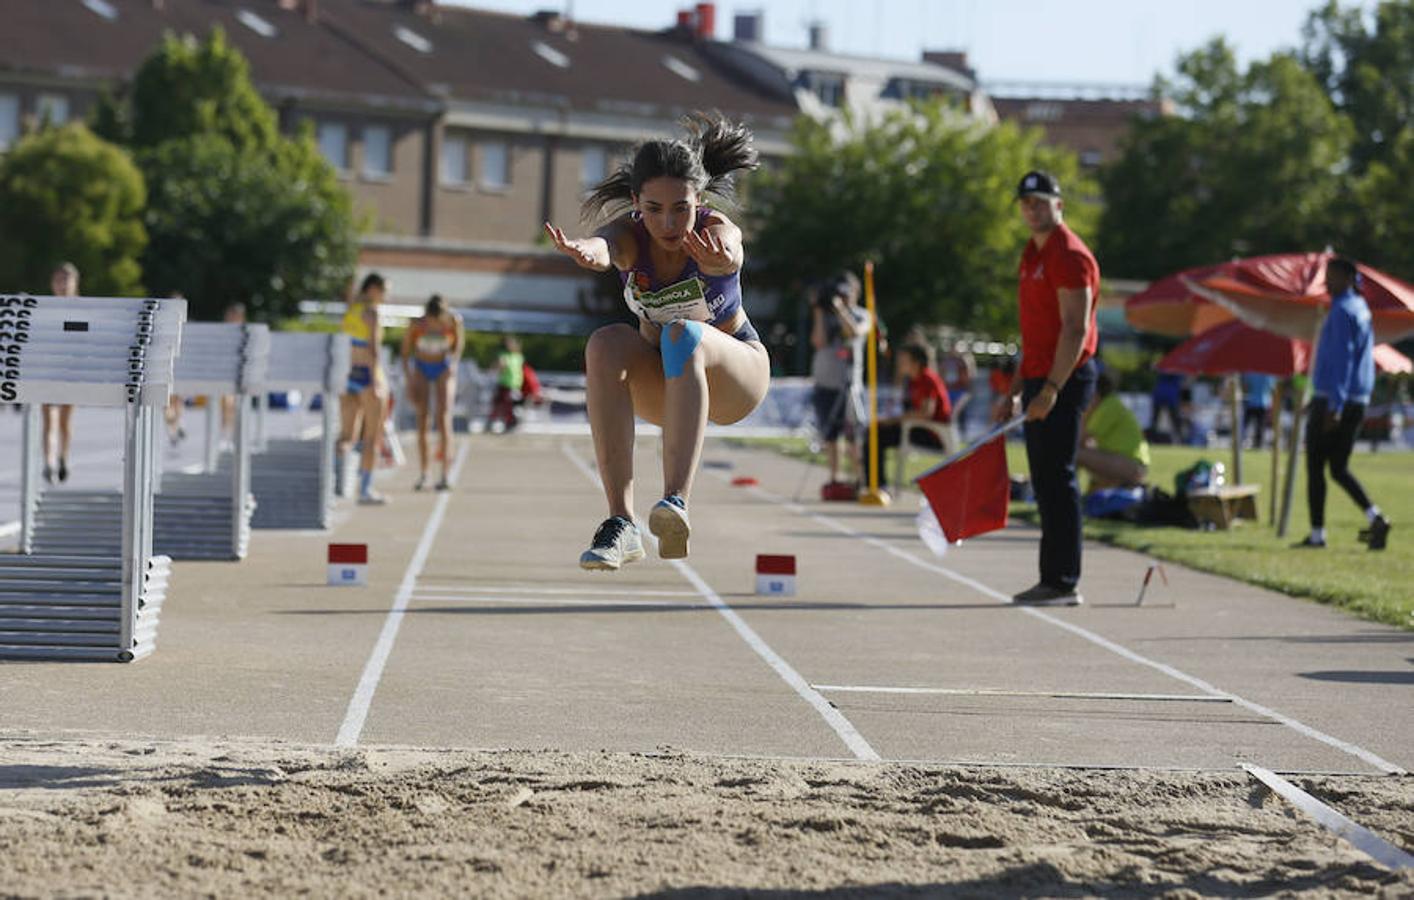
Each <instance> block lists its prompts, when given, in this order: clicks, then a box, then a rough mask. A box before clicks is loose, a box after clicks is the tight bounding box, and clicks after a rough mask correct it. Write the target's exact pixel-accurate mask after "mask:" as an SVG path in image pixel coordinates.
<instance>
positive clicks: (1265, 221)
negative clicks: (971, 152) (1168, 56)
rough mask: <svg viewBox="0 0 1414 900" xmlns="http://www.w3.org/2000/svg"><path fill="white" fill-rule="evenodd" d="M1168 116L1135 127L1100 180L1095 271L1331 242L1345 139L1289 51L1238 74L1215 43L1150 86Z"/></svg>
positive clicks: (1148, 269) (1156, 267)
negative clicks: (1169, 108) (1166, 103)
mask: <svg viewBox="0 0 1414 900" xmlns="http://www.w3.org/2000/svg"><path fill="white" fill-rule="evenodd" d="M1156 88H1157V90H1158V91H1160V92H1161V93H1163V94H1164V95H1166V96H1168V97H1170V98H1171V99H1172V100H1173V101H1174V102H1175V104H1176V105H1177V108H1178V114H1177V115H1175V116H1169V117H1156V118H1152V119H1139V120H1136V121H1135V122H1134V124H1133V125H1132V126H1131V128H1130V131H1129V133H1128V134H1127V135H1126V137H1125V139H1124V141H1123V142H1122V145H1121V146H1122V152H1121V155H1120V158H1119V159H1118V160H1117V161H1116V162H1114V163H1113V164H1111V165H1110V166H1108V167H1106V168H1105V169H1104V170H1103V171H1102V173H1101V183H1102V185H1103V187H1104V197H1105V206H1104V211H1103V213H1102V218H1101V226H1100V242H1099V243H1100V262H1101V266H1102V268H1103V269H1104V270H1105V271H1107V272H1111V273H1113V274H1115V275H1126V276H1130V277H1136V278H1156V277H1159V276H1161V275H1164V274H1166V273H1168V272H1172V271H1174V270H1176V269H1181V268H1185V267H1188V266H1193V265H1200V264H1204V263H1211V262H1215V261H1218V260H1222V259H1227V258H1229V257H1231V256H1235V255H1253V254H1259V253H1280V252H1286V251H1305V250H1312V249H1317V250H1318V249H1320V248H1321V247H1323V246H1325V245H1326V244H1332V243H1334V244H1337V245H1339V244H1340V242H1341V241H1340V239H1341V237H1342V230H1341V228H1340V226H1339V222H1338V221H1337V220H1336V219H1335V217H1334V216H1333V211H1334V210H1335V209H1336V207H1337V201H1338V200H1339V198H1340V197H1341V195H1342V190H1343V188H1342V178H1341V173H1342V172H1343V171H1344V170H1345V168H1346V167H1347V166H1348V160H1349V151H1350V147H1351V143H1352V141H1353V139H1354V131H1353V129H1352V127H1351V125H1350V122H1349V120H1348V119H1346V118H1345V117H1344V116H1342V115H1341V114H1340V113H1339V111H1338V110H1336V108H1335V106H1334V105H1333V104H1332V103H1331V100H1330V97H1329V96H1328V95H1327V94H1326V92H1325V90H1324V89H1323V88H1322V87H1321V84H1320V83H1319V82H1318V81H1317V80H1316V79H1315V78H1314V77H1313V76H1312V75H1311V74H1310V73H1309V72H1308V71H1307V70H1306V69H1304V68H1303V67H1302V66H1301V64H1300V62H1299V61H1298V60H1297V59H1296V58H1295V57H1293V56H1291V55H1289V54H1276V55H1274V56H1272V57H1271V58H1270V59H1268V60H1266V61H1262V62H1257V63H1253V64H1252V65H1251V66H1249V67H1248V68H1247V70H1246V71H1242V70H1240V69H1239V67H1238V65H1237V61H1236V58H1235V56H1234V54H1233V52H1232V49H1231V48H1230V47H1229V46H1228V45H1227V44H1226V43H1225V42H1224V41H1223V40H1221V39H1217V40H1214V41H1213V42H1212V43H1210V44H1209V45H1208V46H1206V47H1204V48H1202V49H1201V50H1198V51H1195V52H1193V53H1191V54H1188V55H1187V56H1184V57H1182V58H1181V59H1180V60H1179V63H1178V77H1177V78H1176V79H1175V80H1174V81H1172V82H1165V81H1163V80H1162V79H1160V81H1159V83H1158V84H1157V85H1156Z"/></svg>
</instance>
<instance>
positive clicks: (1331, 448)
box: [1296, 257, 1390, 550]
mask: <svg viewBox="0 0 1414 900" xmlns="http://www.w3.org/2000/svg"><path fill="white" fill-rule="evenodd" d="M1359 288H1360V275H1359V273H1358V272H1357V271H1356V268H1355V263H1353V262H1351V261H1350V260H1348V259H1344V258H1341V257H1336V258H1334V259H1332V260H1331V261H1330V262H1328V263H1327V264H1326V291H1327V292H1328V293H1329V294H1330V296H1331V311H1330V314H1329V315H1327V316H1326V321H1325V324H1324V325H1322V326H1321V337H1320V342H1319V343H1318V344H1317V345H1316V366H1315V371H1314V372H1313V373H1312V376H1311V377H1312V386H1313V388H1314V390H1315V396H1314V397H1313V398H1312V400H1311V406H1310V408H1309V409H1308V410H1307V415H1308V418H1307V421H1306V499H1307V502H1308V505H1309V507H1310V513H1311V533H1310V534H1309V535H1308V536H1307V537H1306V539H1305V540H1304V541H1302V542H1301V543H1299V544H1297V545H1296V546H1298V547H1305V548H1321V547H1325V545H1326V528H1325V524H1326V476H1325V469H1326V466H1328V465H1329V466H1330V470H1331V478H1333V479H1335V482H1336V484H1339V485H1340V486H1341V487H1342V488H1344V489H1345V492H1346V493H1347V494H1349V495H1350V499H1352V500H1354V501H1355V503H1356V505H1357V506H1359V507H1360V508H1361V509H1362V510H1364V511H1365V517H1366V518H1367V519H1369V521H1370V527H1369V528H1367V529H1365V530H1364V531H1362V532H1360V539H1361V540H1362V541H1364V542H1365V543H1366V544H1368V545H1369V547H1370V549H1371V550H1383V549H1384V548H1385V544H1386V542H1387V540H1388V538H1389V530H1390V524H1389V521H1388V520H1387V519H1385V517H1384V516H1383V515H1381V513H1380V508H1379V507H1378V506H1376V505H1374V504H1373V503H1371V502H1370V498H1369V497H1368V496H1366V495H1365V489H1364V488H1363V487H1361V486H1360V482H1359V481H1357V480H1356V479H1355V476H1354V475H1352V474H1351V473H1350V469H1349V464H1350V453H1351V451H1352V450H1354V449H1355V435H1356V434H1357V433H1358V432H1359V431H1360V423H1361V422H1362V421H1364V419H1365V407H1366V405H1367V404H1369V402H1370V392H1371V391H1372V390H1373V389H1374V387H1375V356H1374V353H1375V338H1374V329H1373V328H1372V327H1371V320H1370V307H1369V305H1368V304H1366V303H1365V298H1364V297H1362V296H1361V295H1360V290H1359Z"/></svg>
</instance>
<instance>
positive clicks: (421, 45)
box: [393, 25, 432, 53]
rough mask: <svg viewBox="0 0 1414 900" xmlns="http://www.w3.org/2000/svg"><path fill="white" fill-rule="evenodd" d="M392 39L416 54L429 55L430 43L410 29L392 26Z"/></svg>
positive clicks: (430, 50)
mask: <svg viewBox="0 0 1414 900" xmlns="http://www.w3.org/2000/svg"><path fill="white" fill-rule="evenodd" d="M393 37H395V38H397V39H398V40H400V41H402V42H403V43H404V44H407V45H408V46H409V47H411V48H412V49H414V50H416V51H417V52H418V53H431V52H432V42H431V41H429V40H428V39H427V38H425V37H423V36H422V35H420V34H418V33H417V32H416V31H413V30H412V29H411V28H404V27H403V26H401V25H394V26H393Z"/></svg>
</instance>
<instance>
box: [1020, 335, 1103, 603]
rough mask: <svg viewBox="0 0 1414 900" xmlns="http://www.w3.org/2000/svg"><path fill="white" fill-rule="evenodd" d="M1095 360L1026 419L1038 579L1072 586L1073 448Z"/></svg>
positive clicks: (1076, 532)
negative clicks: (1037, 415)
mask: <svg viewBox="0 0 1414 900" xmlns="http://www.w3.org/2000/svg"><path fill="white" fill-rule="evenodd" d="M1095 377H1096V375H1095V362H1094V360H1087V361H1086V362H1085V364H1084V365H1082V366H1080V367H1078V368H1077V369H1076V370H1075V372H1074V374H1072V375H1071V376H1070V380H1069V381H1067V382H1066V383H1065V386H1064V387H1062V388H1061V390H1060V394H1059V395H1058V396H1057V397H1056V405H1055V406H1054V407H1053V408H1052V409H1051V414H1050V415H1048V416H1046V418H1044V419H1042V420H1041V421H1039V422H1027V423H1026V460H1027V462H1028V463H1029V464H1030V466H1031V486H1032V488H1033V489H1034V490H1035V492H1036V508H1037V511H1038V512H1040V514H1041V566H1040V568H1041V583H1042V584H1047V585H1050V586H1051V587H1057V588H1074V587H1075V586H1076V585H1077V584H1079V583H1080V549H1081V540H1082V535H1081V531H1080V527H1081V525H1080V483H1079V482H1078V481H1077V480H1076V477H1075V452H1076V450H1078V449H1079V448H1080V417H1081V415H1082V414H1083V413H1084V412H1085V407H1087V406H1089V405H1090V397H1091V396H1092V395H1093V394H1094V392H1095ZM1045 383H1046V380H1045V379H1044V378H1028V379H1027V380H1026V381H1025V382H1024V384H1023V386H1022V392H1021V402H1022V408H1023V409H1025V407H1026V405H1027V404H1029V403H1030V402H1031V399H1032V398H1033V397H1035V396H1036V395H1037V394H1038V393H1040V392H1041V388H1042V387H1043V386H1044V385H1045Z"/></svg>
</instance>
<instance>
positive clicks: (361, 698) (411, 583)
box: [334, 441, 471, 747]
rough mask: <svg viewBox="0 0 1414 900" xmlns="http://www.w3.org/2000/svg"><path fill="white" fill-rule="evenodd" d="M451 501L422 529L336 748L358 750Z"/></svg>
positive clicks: (463, 452) (441, 502)
mask: <svg viewBox="0 0 1414 900" xmlns="http://www.w3.org/2000/svg"><path fill="white" fill-rule="evenodd" d="M470 449H471V442H470V441H462V442H461V448H460V449H459V450H458V451H457V458H456V461H455V463H454V464H453V465H452V471H451V473H450V474H451V478H450V480H451V482H452V485H453V486H454V487H455V485H456V484H457V482H458V481H459V480H460V478H461V471H462V464H463V463H465V462H466V456H467V451H468V450H470ZM451 499H452V492H451V491H445V492H443V493H442V494H441V495H440V496H439V497H438V498H437V502H436V505H435V506H433V508H432V515H430V516H428V517H427V525H426V527H424V528H423V529H422V539H421V540H419V541H418V542H417V550H416V551H415V552H414V553H413V555H412V559H411V560H410V561H409V562H408V567H407V571H406V572H404V573H403V580H402V583H401V584H399V585H398V592H397V594H396V595H394V597H393V608H392V609H390V610H388V618H387V619H385V620H384V621H383V630H382V632H380V633H379V635H378V642H377V643H376V644H374V645H373V653H372V654H371V655H370V656H369V657H368V662H367V663H366V664H365V665H364V667H363V675H362V676H361V677H360V678H359V680H358V687H357V688H356V689H355V690H354V695H353V697H352V698H351V699H350V700H349V708H348V712H346V713H345V714H344V723H343V724H342V725H340V726H339V734H338V736H337V737H335V738H334V746H336V747H352V746H354V745H355V744H357V743H358V738H359V735H360V734H362V733H363V724H364V722H365V721H367V719H368V708H369V706H370V705H371V704H372V703H373V695H374V693H375V692H376V691H377V690H378V682H379V680H380V679H382V677H383V668H384V667H385V666H386V665H387V664H388V656H389V655H390V654H391V653H392V652H393V642H394V641H395V640H397V638H398V629H399V628H400V627H402V624H403V615H404V613H405V612H406V611H407V606H408V601H409V600H411V599H412V594H413V589H414V588H415V587H416V585H417V576H418V574H420V573H421V572H422V567H423V566H425V565H426V564H427V555H428V554H429V553H431V552H432V542H433V541H434V540H436V538H437V531H438V529H440V528H441V527H442V519H443V518H445V517H446V514H447V504H448V503H450V502H451Z"/></svg>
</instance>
